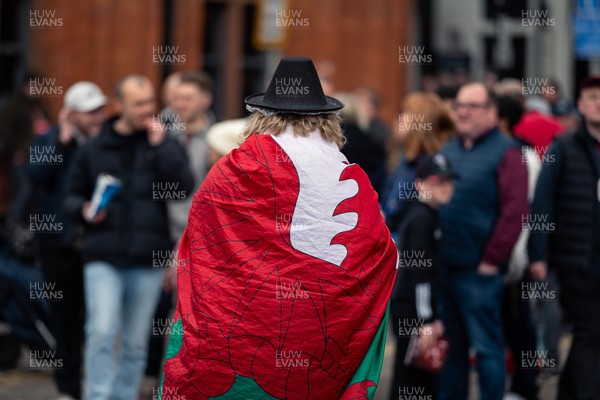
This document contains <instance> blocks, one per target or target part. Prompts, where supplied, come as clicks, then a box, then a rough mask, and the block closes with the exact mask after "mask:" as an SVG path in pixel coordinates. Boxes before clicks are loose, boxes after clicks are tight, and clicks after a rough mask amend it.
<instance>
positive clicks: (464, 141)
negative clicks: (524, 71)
mask: <svg viewBox="0 0 600 400" xmlns="http://www.w3.org/2000/svg"><path fill="white" fill-rule="evenodd" d="M454 107H455V110H456V127H457V133H458V136H457V137H454V138H452V139H450V141H449V142H448V143H447V144H446V146H444V148H443V149H442V153H443V154H444V155H446V156H447V157H448V159H449V161H450V162H451V163H452V165H453V166H454V168H455V169H456V172H457V173H458V174H459V175H460V177H461V179H460V180H457V181H456V182H455V191H454V196H453V198H452V201H451V202H450V203H449V204H447V205H445V206H442V207H441V208H440V215H441V220H442V230H443V232H444V239H443V241H442V245H443V263H444V268H445V271H444V273H445V276H444V280H443V282H444V285H443V305H444V314H443V317H444V326H445V328H446V332H447V335H448V337H449V339H450V352H449V357H448V360H447V362H446V365H445V368H444V371H443V372H442V375H441V380H440V398H441V399H444V400H446V399H461V400H462V399H466V398H467V397H468V388H469V385H468V378H469V349H470V348H473V349H474V350H475V352H476V357H477V369H478V373H479V388H480V392H481V399H482V400H499V399H502V397H503V395H504V383H505V382H504V381H505V360H504V340H503V337H502V320H501V300H502V289H503V279H502V272H504V271H505V269H506V266H507V263H508V260H509V258H510V255H511V252H512V249H513V246H514V244H515V243H516V241H517V238H518V236H519V234H520V232H521V218H522V216H523V215H526V214H527V213H528V211H529V207H528V204H527V169H526V167H525V165H524V164H523V163H522V162H521V152H520V148H519V147H518V145H517V144H516V143H515V142H514V141H513V140H512V139H510V138H508V137H506V136H505V135H503V134H502V133H501V132H500V130H498V109H497V103H496V98H495V96H494V95H493V93H491V92H490V91H489V90H488V89H486V87H485V86H484V85H483V84H481V83H470V84H466V85H464V86H462V87H461V88H460V89H459V91H458V94H457V97H456V102H455V104H454Z"/></svg>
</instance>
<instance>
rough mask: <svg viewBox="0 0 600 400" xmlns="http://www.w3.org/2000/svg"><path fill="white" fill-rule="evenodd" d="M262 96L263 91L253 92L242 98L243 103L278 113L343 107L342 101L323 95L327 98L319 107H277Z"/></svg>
mask: <svg viewBox="0 0 600 400" xmlns="http://www.w3.org/2000/svg"><path fill="white" fill-rule="evenodd" d="M264 98H265V93H258V94H253V95H250V96H248V97H246V99H245V100H244V103H246V104H247V105H249V106H251V107H256V108H263V109H266V110H268V111H273V112H280V113H284V112H285V113H290V114H323V113H329V112H335V111H338V110H341V109H342V108H344V103H342V102H341V101H339V100H338V99H335V98H333V97H330V96H325V99H326V100H327V104H325V105H323V106H320V107H315V106H314V105H313V106H303V105H301V104H298V105H297V106H294V107H293V108H286V107H278V106H273V105H272V104H268V105H267V104H265V103H264Z"/></svg>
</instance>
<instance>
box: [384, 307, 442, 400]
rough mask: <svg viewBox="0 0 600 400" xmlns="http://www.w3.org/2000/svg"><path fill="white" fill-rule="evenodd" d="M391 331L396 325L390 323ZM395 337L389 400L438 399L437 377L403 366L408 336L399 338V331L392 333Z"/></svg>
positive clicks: (411, 316)
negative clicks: (392, 376) (394, 354)
mask: <svg viewBox="0 0 600 400" xmlns="http://www.w3.org/2000/svg"><path fill="white" fill-rule="evenodd" d="M399 316H400V317H401V318H403V317H406V318H415V319H416V318H417V317H416V315H410V314H400V315H399ZM392 326H393V329H397V326H398V324H395V323H392ZM394 336H396V338H397V340H396V357H395V360H394V379H393V380H392V387H391V389H390V397H389V398H390V400H398V399H411V398H412V399H418V398H424V399H431V400H434V399H436V398H437V397H438V395H437V391H438V377H437V375H434V374H431V373H429V372H427V371H425V370H421V369H418V368H413V367H411V366H410V365H404V357H406V351H407V350H408V344H409V342H410V336H408V335H402V336H399V331H395V332H394Z"/></svg>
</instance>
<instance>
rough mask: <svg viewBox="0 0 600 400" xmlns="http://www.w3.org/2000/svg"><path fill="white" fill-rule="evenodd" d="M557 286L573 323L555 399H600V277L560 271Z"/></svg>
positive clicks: (579, 272) (573, 271)
mask: <svg viewBox="0 0 600 400" xmlns="http://www.w3.org/2000/svg"><path fill="white" fill-rule="evenodd" d="M561 272H562V273H561ZM559 284H560V286H561V298H562V301H563V303H564V305H565V309H566V311H567V313H568V314H569V316H570V319H571V322H572V323H573V342H572V344H571V349H570V351H569V357H568V358H567V362H566V364H565V367H564V369H563V371H562V373H561V376H560V382H559V387H558V396H557V399H558V400H599V399H600V276H599V275H598V274H592V273H590V272H586V271H577V270H572V271H559Z"/></svg>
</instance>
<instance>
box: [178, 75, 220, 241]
mask: <svg viewBox="0 0 600 400" xmlns="http://www.w3.org/2000/svg"><path fill="white" fill-rule="evenodd" d="M211 86H212V82H211V79H210V77H209V76H208V74H206V73H204V72H185V73H183V74H181V77H180V81H179V85H177V87H176V88H175V93H174V102H173V107H174V108H173V110H174V111H175V112H176V113H177V117H176V121H177V123H178V127H179V129H172V134H173V136H174V137H175V138H176V139H177V140H178V141H179V142H180V143H181V145H182V146H183V148H184V149H185V152H186V154H187V157H188V164H189V167H190V170H191V171H192V176H193V177H194V187H193V190H192V193H194V192H195V191H196V189H198V188H199V187H200V185H201V184H202V181H203V180H204V178H205V177H206V174H207V173H208V162H207V154H208V145H207V143H206V132H207V131H208V129H209V128H210V127H211V125H212V124H214V123H215V116H214V114H213V113H212V111H211V110H210V106H211V105H212V99H213V96H212V93H211ZM191 205H192V198H191V196H190V197H188V198H186V199H184V200H182V201H176V202H170V203H169V204H168V205H167V207H168V211H169V226H170V228H169V229H170V231H171V237H172V239H173V240H174V241H178V240H179V238H180V237H181V235H182V234H183V231H184V230H185V226H186V225H187V219H188V213H189V211H190V207H191Z"/></svg>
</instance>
